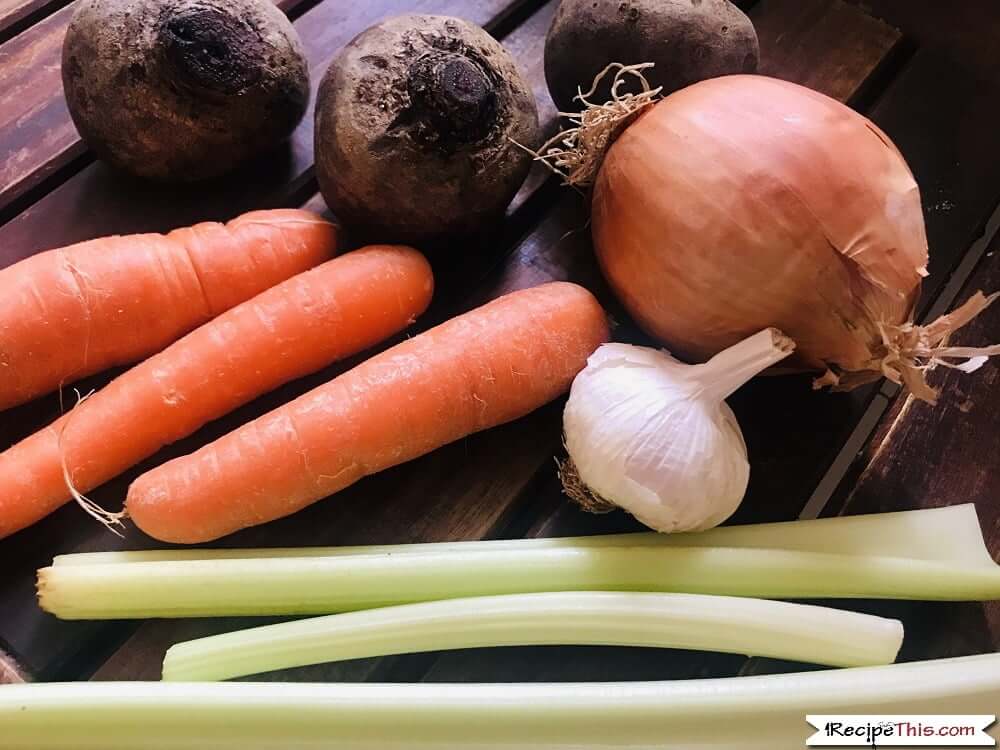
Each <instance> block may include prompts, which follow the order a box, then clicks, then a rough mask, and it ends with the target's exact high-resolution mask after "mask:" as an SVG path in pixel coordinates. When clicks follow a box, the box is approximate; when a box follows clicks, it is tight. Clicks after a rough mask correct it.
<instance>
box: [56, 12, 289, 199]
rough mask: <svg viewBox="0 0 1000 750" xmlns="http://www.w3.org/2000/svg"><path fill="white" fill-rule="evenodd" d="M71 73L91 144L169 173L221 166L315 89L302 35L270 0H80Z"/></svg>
mask: <svg viewBox="0 0 1000 750" xmlns="http://www.w3.org/2000/svg"><path fill="white" fill-rule="evenodd" d="M62 76H63V87H64V89H65V92H66V101H67V103H68V105H69V111H70V114H71V115H72V116H73V122H74V123H75V124H76V127H77V129H78V130H79V131H80V135H81V136H82V137H83V139H84V141H85V142H86V143H87V145H88V146H89V147H90V148H91V149H92V150H93V151H94V152H95V153H96V154H97V155H98V156H99V157H101V158H103V159H105V160H107V161H109V162H110V163H112V164H114V165H115V166H117V167H119V168H121V169H124V170H126V171H128V172H132V173H133V174H137V175H140V176H143V177H152V178H156V179H161V180H171V181H188V180H197V179H202V178H205V177H211V176H214V175H218V174H221V173H223V172H226V171H228V170H229V169H231V168H232V167H234V166H236V165H237V164H239V163H240V162H243V161H245V160H246V159H247V158H249V157H250V156H252V155H254V154H255V153H258V152H260V151H263V150H265V149H268V148H272V147H273V146H275V145H276V144H278V143H280V142H281V141H282V140H283V139H284V138H286V137H287V136H288V135H289V133H291V131H292V130H293V129H294V128H295V126H296V125H297V124H298V122H299V121H300V120H301V119H302V115H303V114H304V113H305V110H306V105H307V104H308V101H309V70H308V66H307V63H306V60H305V55H304V54H303V51H302V46H301V44H300V42H299V39H298V36H297V34H296V33H295V30H294V29H293V28H292V25H291V23H290V22H289V21H288V19H287V18H286V17H285V16H284V14H282V13H281V11H280V10H278V9H277V7H276V6H275V5H274V4H273V3H271V2H269V1H268V0H80V1H79V2H78V3H77V8H76V12H75V13H74V15H73V18H72V20H71V21H70V25H69V29H68V31H67V34H66V40H65V42H64V44H63V62H62Z"/></svg>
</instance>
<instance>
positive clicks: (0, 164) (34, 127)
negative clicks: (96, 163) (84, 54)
mask: <svg viewBox="0 0 1000 750" xmlns="http://www.w3.org/2000/svg"><path fill="white" fill-rule="evenodd" d="M72 14H73V8H72V6H67V7H65V8H63V9H62V10H60V11H58V12H57V13H54V14H53V15H51V16H49V17H48V18H46V19H44V20H43V21H41V22H40V23H38V24H36V25H35V26H33V27H32V28H31V29H29V30H28V31H26V32H24V33H23V34H20V35H19V36H17V37H15V38H14V39H11V40H10V41H8V42H7V43H5V44H3V45H0V70H3V71H4V72H5V75H4V86H3V88H2V89H0V147H2V150H0V215H2V214H3V211H4V209H5V207H7V206H8V205H10V204H11V203H12V202H13V201H15V200H16V199H17V198H19V197H21V196H22V195H24V194H25V193H27V192H28V191H29V190H32V189H33V188H36V187H37V186H38V185H40V184H42V183H43V182H44V181H45V180H46V179H48V178H49V177H51V176H52V174H54V173H55V172H56V171H58V170H59V169H61V168H63V167H65V166H66V165H68V164H69V163H70V162H72V161H73V160H74V159H78V158H79V157H81V156H82V155H83V153H84V152H85V151H86V149H85V148H84V146H83V144H82V143H81V142H80V139H79V136H77V133H76V129H75V128H74V127H73V123H72V122H71V121H70V119H69V110H67V109H66V100H65V99H64V98H63V95H62V76H61V73H60V68H61V66H60V64H59V60H60V55H61V53H62V40H63V37H64V36H65V33H66V26H67V24H68V23H69V18H70V16H71V15H72Z"/></svg>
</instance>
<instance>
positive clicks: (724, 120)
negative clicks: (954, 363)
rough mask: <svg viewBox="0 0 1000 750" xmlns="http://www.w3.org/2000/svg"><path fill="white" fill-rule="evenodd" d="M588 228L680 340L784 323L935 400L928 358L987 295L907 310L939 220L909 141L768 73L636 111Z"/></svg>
mask: <svg viewBox="0 0 1000 750" xmlns="http://www.w3.org/2000/svg"><path fill="white" fill-rule="evenodd" d="M593 237H594V245H595V248H596V251H597V256H598V258H599V260H600V264H601V266H602V268H603V270H604V273H605V275H606V276H607V278H608V280H609V282H610V284H611V286H612V287H613V288H614V290H615V292H616V293H617V294H618V296H619V297H620V299H621V300H622V302H623V303H624V304H625V306H626V308H627V309H628V310H629V312H630V313H631V314H632V315H633V316H634V317H635V318H636V320H637V321H638V322H639V323H640V325H642V326H643V327H644V328H645V329H646V330H647V331H648V332H649V333H651V334H652V335H653V336H655V337H656V338H658V339H660V340H661V341H663V342H664V343H666V344H667V345H668V346H669V348H670V350H671V351H672V352H675V353H677V354H679V355H680V356H683V357H685V358H687V359H690V360H705V359H707V358H708V357H710V356H712V355H714V354H716V353H718V352H720V351H722V350H723V349H726V348H727V347H729V346H732V345H733V344H735V343H736V342H738V341H741V340H742V339H745V338H746V337H747V336H749V335H750V334H752V333H754V332H756V331H759V330H761V329H763V328H768V327H777V328H780V329H781V330H783V331H785V332H786V333H787V334H788V335H789V336H790V337H791V338H793V339H794V340H795V342H796V344H797V349H796V354H795V359H796V364H797V365H798V366H800V367H803V368H808V369H814V370H818V371H825V372H826V376H825V377H824V378H821V379H820V381H821V382H823V383H838V382H839V383H840V384H841V385H842V386H847V387H850V386H853V385H857V384H859V383H861V382H867V381H870V380H873V379H875V378H877V377H880V376H882V375H887V376H888V377H890V378H891V379H893V380H895V381H896V382H905V383H906V384H907V385H908V386H909V387H910V388H911V390H913V391H914V393H915V394H916V395H918V396H919V397H922V398H926V399H927V400H933V397H934V392H933V391H932V390H931V389H929V388H928V387H927V386H926V384H925V383H924V378H923V370H924V369H925V368H926V367H927V366H928V365H930V364H932V363H934V362H939V361H941V359H943V358H944V357H947V356H955V355H950V354H949V350H947V349H946V348H941V347H943V345H944V344H945V338H946V335H947V333H948V332H950V330H952V329H953V328H956V327H958V326H959V325H961V323H962V322H965V320H967V319H968V318H969V317H971V316H972V315H974V314H975V312H978V310H979V309H981V307H982V306H984V305H985V304H986V302H987V301H986V300H985V299H983V298H982V297H981V296H980V297H978V298H976V299H975V300H974V301H970V304H971V307H970V308H968V309H965V310H964V311H963V314H961V315H957V316H953V317H952V319H950V320H944V321H943V323H944V325H942V324H939V325H938V326H937V328H932V327H928V328H927V329H922V328H919V327H916V326H913V325H912V320H913V315H914V306H915V304H916V301H917V299H918V297H919V293H920V281H921V278H922V277H923V276H925V275H926V273H927V272H926V265H927V236H926V233H925V231H924V220H923V212H922V208H921V203H920V193H919V190H918V188H917V184H916V181H915V180H914V178H913V175H912V173H911V172H910V170H909V168H908V167H907V165H906V162H905V161H904V159H903V157H902V155H901V154H900V152H899V151H898V150H897V149H896V147H895V146H894V145H893V144H892V142H891V141H890V140H889V138H888V137H887V136H886V135H885V133H883V132H882V131H881V130H879V128H878V127H876V126H875V125H874V124H873V123H872V122H870V121H869V120H868V119H866V118H865V117H863V116H861V115H860V114H858V113H857V112H855V111H853V110H852V109H850V108H848V107H846V106H844V105H843V104H841V103H840V102H837V101H835V100H833V99H831V98H829V97H827V96H824V95H822V94H819V93H817V92H815V91H812V90H810V89H807V88H804V87H802V86H798V85H795V84H792V83H787V82H784V81H779V80H776V79H772V78H766V77H762V76H747V75H740V76H727V77H724V78H716V79H712V80H708V81H704V82H701V83H697V84H695V85H693V86H690V87H688V88H686V89H682V90H681V91H678V92H677V93H674V94H672V95H670V96H668V97H667V98H666V99H663V100H662V101H660V102H658V103H657V104H655V105H653V106H651V107H649V108H648V109H647V110H646V111H645V112H643V113H642V114H641V115H640V116H639V117H638V119H637V120H636V121H635V122H634V123H632V124H631V125H629V126H628V127H627V128H626V129H625V131H624V132H623V133H622V134H621V135H620V137H619V138H618V139H617V140H616V141H615V143H614V144H613V145H612V146H611V148H610V150H609V151H608V152H607V154H606V156H605V159H604V162H603V165H602V166H601V169H600V172H599V173H598V176H597V180H596V183H595V185H594V193H593ZM972 308H975V309H974V310H973V309H972ZM956 318H957V319H956ZM959 319H960V320H959ZM982 353H992V352H987V351H986V350H983V352H982Z"/></svg>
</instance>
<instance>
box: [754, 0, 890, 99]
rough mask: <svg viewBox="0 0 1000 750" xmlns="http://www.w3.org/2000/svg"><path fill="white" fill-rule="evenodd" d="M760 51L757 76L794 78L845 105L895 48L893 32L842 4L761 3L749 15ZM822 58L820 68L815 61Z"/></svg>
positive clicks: (826, 1)
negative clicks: (860, 84) (818, 57)
mask: <svg viewBox="0 0 1000 750" xmlns="http://www.w3.org/2000/svg"><path fill="white" fill-rule="evenodd" d="M749 15H750V18H751V20H752V21H753V23H754V27H755V28H756V29H757V36H758V38H759V39H760V46H761V49H762V50H764V51H765V53H764V54H762V56H761V66H760V71H759V72H760V73H761V74H762V75H768V76H774V77H776V78H785V79H787V80H794V81H795V82H797V83H801V84H802V85H804V86H808V87H809V88H811V89H816V90H817V91H822V92H823V93H824V94H827V95H828V96H832V97H833V98H834V99H840V100H841V101H848V100H850V99H851V98H852V97H854V96H855V95H856V94H857V92H858V91H859V88H860V87H859V86H858V82H859V81H866V80H868V79H869V77H870V76H871V75H872V73H874V72H875V70H876V68H878V66H879V65H880V64H881V62H882V61H883V60H885V59H886V57H887V56H889V55H890V54H891V53H892V51H893V49H894V48H895V47H896V46H897V45H898V44H899V42H900V40H901V39H902V35H901V34H900V33H899V31H897V30H896V29H894V28H892V27H891V26H889V25H888V24H886V23H883V22H882V21H879V20H877V19H875V18H872V17H871V16H868V15H865V14H863V13H859V12H858V11H857V10H856V9H855V8H852V7H850V6H848V5H845V4H844V3H843V2H840V0H824V2H801V0H760V1H759V2H758V3H756V4H755V5H754V6H753V7H752V8H751V9H750V12H749ZM818 53H819V54H822V57H823V64H822V65H816V64H815V61H816V58H817V56H818Z"/></svg>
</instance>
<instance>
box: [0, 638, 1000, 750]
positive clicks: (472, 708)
mask: <svg viewBox="0 0 1000 750" xmlns="http://www.w3.org/2000/svg"><path fill="white" fill-rule="evenodd" d="M998 705H1000V655H998V654H990V655H985V656H972V657H963V658H956V659H942V660H938V661H928V662H913V663H909V664H894V665H891V666H880V667H860V668H854V669H841V670H831V671H822V672H805V673H798V674H784V675H766V676H757V677H736V678H722V679H710V680H682V681H676V682H635V683H563V684H503V685H497V684H481V685H468V684H461V685H458V684H409V685H405V684H404V685H385V684H361V685H343V684H342V685H317V684H273V683H156V682H154V683H148V682H147V683H143V682H128V683H99V682H96V683H65V684H59V683H53V684H41V683H40V684H26V685H4V686H0V727H2V728H3V734H2V736H3V740H4V745H5V747H11V748H17V749H18V750H135V749H136V748H140V747H141V748H143V750H188V749H189V748H211V749H212V750H319V749H320V748H334V747H335V748H337V750H376V749H378V750H386V749H390V748H396V749H399V750H402V749H404V748H411V747H412V748H419V749H420V750H459V749H460V748H461V749H462V750H465V749H466V748H471V747H474V748H477V749H478V750H522V749H525V748H531V749H532V750H540V749H541V748H563V750H569V749H570V748H573V750H599V749H601V748H612V747H617V748H646V749H652V748H663V747H683V748H695V747H696V748H711V749H712V750H774V749H775V748H791V747H802V746H803V745H804V742H805V739H806V737H807V736H809V735H810V734H811V731H812V730H811V729H810V727H809V726H808V725H807V724H806V722H805V720H804V719H805V715H806V714H807V713H814V714H852V713H856V714H920V713H924V714H993V713H996V707H997V706H998ZM988 732H989V733H990V735H991V736H992V737H1000V726H998V725H996V724H994V725H993V727H992V728H991V729H990V730H988Z"/></svg>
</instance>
